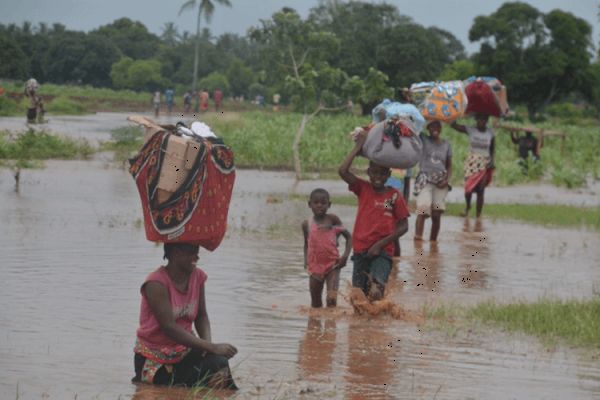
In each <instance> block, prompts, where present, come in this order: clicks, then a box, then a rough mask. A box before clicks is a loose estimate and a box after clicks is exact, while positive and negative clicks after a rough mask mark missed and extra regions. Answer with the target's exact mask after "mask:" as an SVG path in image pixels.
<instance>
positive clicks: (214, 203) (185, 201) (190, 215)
mask: <svg viewBox="0 0 600 400" xmlns="http://www.w3.org/2000/svg"><path fill="white" fill-rule="evenodd" d="M173 135H174V134H173V133H171V132H170V131H168V130H167V129H164V130H160V131H157V132H156V133H154V134H153V135H152V137H151V138H150V139H149V140H148V141H147V142H146V143H145V144H144V146H143V147H142V149H141V150H140V152H139V153H138V154H137V155H136V156H135V157H134V158H132V159H131V160H130V163H131V167H130V169H129V172H130V173H131V174H132V175H133V177H134V179H135V182H136V185H137V188H138V191H139V194H140V199H141V201H142V211H143V214H144V227H145V230H146V238H147V239H148V240H151V241H157V242H163V243H170V242H186V243H194V244H197V245H200V246H202V247H204V248H206V249H207V250H211V251H212V250H214V249H216V248H217V247H218V246H219V244H220V243H221V240H222V239H223V237H224V235H225V231H226V229H227V213H228V211H229V202H230V200H231V192H232V190H233V184H234V181H235V167H234V163H233V152H232V151H231V149H230V148H229V147H227V146H226V145H225V144H224V143H223V141H222V140H221V139H218V138H208V139H194V140H191V142H193V143H192V146H193V147H194V154H195V158H190V159H188V160H185V164H186V168H187V167H189V173H187V174H186V175H185V176H184V180H183V182H181V183H180V185H179V187H178V189H177V190H176V191H175V192H173V193H170V192H164V191H162V192H161V191H160V189H159V188H158V183H159V180H160V177H161V173H162V171H161V170H162V168H166V167H167V166H166V165H165V158H166V157H167V155H166V150H167V147H168V144H169V138H170V137H171V136H173ZM186 154H187V153H186ZM167 168H168V167H167ZM162 175H163V176H164V173H162ZM159 193H161V194H163V198H162V199H161V200H162V201H159ZM165 193H168V196H166V197H164V194H165Z"/></svg>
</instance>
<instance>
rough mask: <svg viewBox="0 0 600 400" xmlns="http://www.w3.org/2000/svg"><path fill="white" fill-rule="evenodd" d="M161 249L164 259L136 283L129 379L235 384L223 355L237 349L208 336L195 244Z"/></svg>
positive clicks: (228, 355) (202, 275) (226, 356)
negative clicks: (137, 313) (137, 315)
mask: <svg viewBox="0 0 600 400" xmlns="http://www.w3.org/2000/svg"><path fill="white" fill-rule="evenodd" d="M164 249H165V258H166V259H168V263H167V265H166V266H162V267H159V268H158V269H157V270H155V271H154V272H152V273H151V274H150V275H148V277H147V278H146V280H145V281H144V284H143V285H142V287H141V293H142V304H141V310H140V326H139V328H138V330H137V340H136V343H135V348H134V352H135V356H134V364H135V377H134V378H133V382H145V383H153V384H158V385H183V386H196V385H202V386H210V387H215V388H230V389H237V388H236V386H235V383H234V382H233V378H232V377H231V371H230V369H229V361H228V359H229V358H231V357H233V356H234V355H235V354H236V353H237V349H236V348H235V347H234V346H232V345H230V344H228V343H214V342H213V341H212V338H211V334H210V321H209V320H208V315H207V314H206V303H205V297H204V283H205V282H206V278H207V277H206V274H205V273H204V271H202V270H201V269H199V268H197V267H196V263H197V262H198V249H199V248H198V246H197V245H193V244H186V243H167V244H165V245H164ZM192 324H193V325H194V327H195V328H196V332H197V335H198V336H196V335H194V333H193V331H192Z"/></svg>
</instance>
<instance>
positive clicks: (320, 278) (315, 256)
mask: <svg viewBox="0 0 600 400" xmlns="http://www.w3.org/2000/svg"><path fill="white" fill-rule="evenodd" d="M308 206H309V207H310V209H311V210H312V212H313V218H312V219H311V220H310V221H308V220H306V221H304V222H303V223H302V232H304V268H305V269H307V270H308V274H309V276H310V277H309V281H308V286H309V289H310V297H311V305H312V307H315V308H319V307H322V306H323V300H322V296H323V286H324V285H325V284H326V285H327V296H326V298H327V307H335V306H336V305H337V290H338V287H339V283H340V268H342V267H344V266H345V265H346V261H347V260H348V256H349V255H350V250H351V249H352V237H351V235H350V232H348V230H347V229H346V228H344V227H343V226H342V221H340V219H339V217H338V216H337V215H334V214H327V210H328V209H329V207H331V201H330V200H329V193H328V192H327V191H326V190H325V189H315V190H313V191H312V193H311V194H310V198H309V200H308ZM340 235H342V236H344V238H345V239H346V249H345V251H344V254H343V255H342V256H341V257H340V253H339V251H338V248H337V239H338V237H339V236H340Z"/></svg>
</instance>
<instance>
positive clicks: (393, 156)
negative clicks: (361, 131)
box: [362, 119, 423, 169]
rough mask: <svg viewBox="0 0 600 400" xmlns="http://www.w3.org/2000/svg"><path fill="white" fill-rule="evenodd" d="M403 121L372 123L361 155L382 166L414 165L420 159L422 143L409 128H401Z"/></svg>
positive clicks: (406, 167) (408, 166)
mask: <svg viewBox="0 0 600 400" xmlns="http://www.w3.org/2000/svg"><path fill="white" fill-rule="evenodd" d="M403 123H404V121H403V120H394V119H388V120H385V121H382V122H379V123H377V124H376V125H374V126H373V127H372V128H371V129H370V130H369V133H368V135H367V139H366V140H365V143H364V144H363V147H362V155H364V156H365V157H367V158H368V159H369V160H371V161H373V162H374V163H376V164H379V165H382V166H384V167H389V168H401V169H408V168H411V167H414V166H415V165H416V164H417V163H418V162H419V160H420V159H421V153H422V152H423V144H422V143H421V140H420V139H419V137H417V136H416V135H415V134H414V133H413V132H412V131H411V130H410V129H409V128H406V129H405V130H403V129H402V125H403ZM394 126H395V127H396V128H394Z"/></svg>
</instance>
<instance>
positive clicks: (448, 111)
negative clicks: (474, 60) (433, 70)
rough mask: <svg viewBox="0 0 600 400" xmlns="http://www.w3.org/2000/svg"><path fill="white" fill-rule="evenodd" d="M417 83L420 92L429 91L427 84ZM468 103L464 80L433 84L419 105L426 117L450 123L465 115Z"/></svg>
mask: <svg viewBox="0 0 600 400" xmlns="http://www.w3.org/2000/svg"><path fill="white" fill-rule="evenodd" d="M417 85H421V86H417V87H416V88H417V89H418V91H417V92H418V93H427V89H426V88H427V86H426V85H423V84H417ZM412 88H413V87H412V86H411V89H412ZM467 104H468V101H467V96H466V94H465V91H464V86H463V83H462V81H451V82H437V83H435V84H433V86H432V87H431V89H430V90H429V92H428V93H427V94H426V95H425V96H424V98H423V99H422V102H421V103H420V104H418V106H419V109H420V111H421V114H422V115H423V116H424V117H425V119H427V120H435V121H440V122H448V123H449V122H453V121H456V120H457V119H458V118H461V117H462V116H464V114H465V112H466V110H467Z"/></svg>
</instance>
